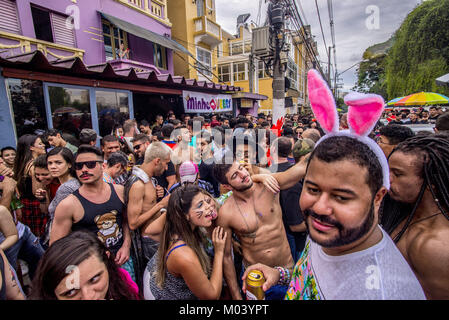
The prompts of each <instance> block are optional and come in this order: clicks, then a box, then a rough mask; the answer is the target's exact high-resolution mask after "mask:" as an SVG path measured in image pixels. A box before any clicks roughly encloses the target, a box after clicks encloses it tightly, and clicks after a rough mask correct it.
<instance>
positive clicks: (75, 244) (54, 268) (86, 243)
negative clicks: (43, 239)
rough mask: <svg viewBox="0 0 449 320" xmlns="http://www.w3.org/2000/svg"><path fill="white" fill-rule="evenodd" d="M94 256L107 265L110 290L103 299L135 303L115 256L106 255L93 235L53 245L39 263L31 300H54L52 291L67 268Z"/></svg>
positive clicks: (80, 235)
mask: <svg viewBox="0 0 449 320" xmlns="http://www.w3.org/2000/svg"><path fill="white" fill-rule="evenodd" d="M92 255H96V256H97V257H98V259H99V260H100V261H102V262H103V263H104V264H105V265H106V269H107V271H108V273H109V288H108V292H107V294H106V299H109V300H136V299H139V298H140V297H137V296H136V295H135V294H134V293H133V292H132V291H131V289H130V287H129V285H128V284H127V283H126V282H125V280H124V279H123V278H122V276H121V274H120V271H119V267H118V266H117V265H116V263H115V261H114V255H113V254H110V255H108V254H107V249H106V247H105V246H104V245H103V244H102V243H101V241H100V240H99V239H98V238H97V237H96V236H95V234H94V233H93V232H87V231H76V232H72V233H71V234H69V235H68V236H66V237H64V238H61V239H59V240H57V241H55V242H54V243H53V244H52V245H51V246H50V247H49V248H48V250H47V251H46V252H45V253H44V255H43V256H42V258H41V260H40V261H39V264H38V267H37V270H36V274H35V276H34V279H33V285H32V292H31V294H30V297H29V299H30V300H57V297H56V295H55V289H56V287H57V286H58V285H59V283H60V282H61V281H62V280H63V279H64V278H65V277H66V276H67V272H66V270H67V267H69V266H72V265H75V266H77V265H79V264H80V263H81V262H83V261H84V260H86V259H88V258H90V257H91V256H92Z"/></svg>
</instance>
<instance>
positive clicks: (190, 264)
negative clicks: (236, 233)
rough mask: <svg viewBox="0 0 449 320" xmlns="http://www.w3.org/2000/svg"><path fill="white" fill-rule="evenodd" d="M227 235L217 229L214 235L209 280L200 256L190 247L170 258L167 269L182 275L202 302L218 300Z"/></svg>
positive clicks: (176, 252) (219, 228)
mask: <svg viewBox="0 0 449 320" xmlns="http://www.w3.org/2000/svg"><path fill="white" fill-rule="evenodd" d="M226 238H227V234H226V233H225V232H224V230H223V228H221V227H217V228H215V229H214V231H213V233H212V241H213V243H214V253H215V255H214V263H213V266H212V274H211V276H210V279H208V277H207V275H206V273H204V271H203V268H202V267H201V264H200V261H199V259H198V256H197V255H196V254H195V252H194V251H193V250H192V249H191V248H189V247H182V248H179V249H177V250H175V251H173V253H172V254H171V255H170V256H169V259H168V260H167V268H168V269H169V270H170V271H171V272H174V273H178V274H181V276H182V278H183V279H184V281H185V283H186V284H187V286H188V287H189V289H190V291H192V293H193V294H194V295H195V296H196V297H197V298H198V299H200V300H218V299H219V298H220V294H221V289H222V281H223V250H224V244H225V242H226Z"/></svg>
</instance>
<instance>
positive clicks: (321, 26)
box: [315, 0, 329, 58]
mask: <svg viewBox="0 0 449 320" xmlns="http://www.w3.org/2000/svg"><path fill="white" fill-rule="evenodd" d="M315 6H316V12H317V14H318V20H319V22H320V28H321V35H322V36H323V42H324V47H325V48H326V50H325V51H326V55H327V58H329V53H328V52H327V48H328V47H327V43H326V37H325V36H324V30H323V24H322V23H321V14H320V8H318V0H315Z"/></svg>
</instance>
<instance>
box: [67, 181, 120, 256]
mask: <svg viewBox="0 0 449 320" xmlns="http://www.w3.org/2000/svg"><path fill="white" fill-rule="evenodd" d="M108 185H109V186H110V188H111V196H110V198H109V200H108V201H106V202H104V203H100V204H97V203H93V202H91V201H89V200H87V199H86V198H84V197H83V196H82V195H81V194H80V192H79V189H78V190H76V191H75V192H73V195H74V196H75V197H77V198H78V200H79V201H80V203H81V205H82V206H83V209H84V216H83V218H82V219H81V220H80V221H78V222H76V223H74V224H73V225H72V231H78V230H88V231H92V232H95V234H96V235H97V237H98V238H99V239H100V240H101V242H102V243H103V244H104V245H105V246H106V248H108V249H109V250H110V251H111V252H112V253H114V254H116V253H117V251H118V250H119V249H120V248H121V247H122V245H123V227H122V223H123V212H124V208H125V204H124V203H123V202H122V201H121V200H120V198H119V197H118V195H117V193H116V192H115V188H114V186H113V185H112V184H108Z"/></svg>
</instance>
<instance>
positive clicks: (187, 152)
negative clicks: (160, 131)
mask: <svg viewBox="0 0 449 320" xmlns="http://www.w3.org/2000/svg"><path fill="white" fill-rule="evenodd" d="M172 137H173V140H175V141H177V142H178V144H177V145H176V147H174V148H173V154H172V162H173V164H174V165H175V169H176V173H177V175H178V176H179V166H180V165H181V163H184V162H186V161H193V160H194V155H195V148H193V147H192V146H191V145H190V141H191V140H192V134H191V133H190V131H189V129H187V127H186V126H181V127H179V128H176V129H175V130H174V131H173V132H172Z"/></svg>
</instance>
